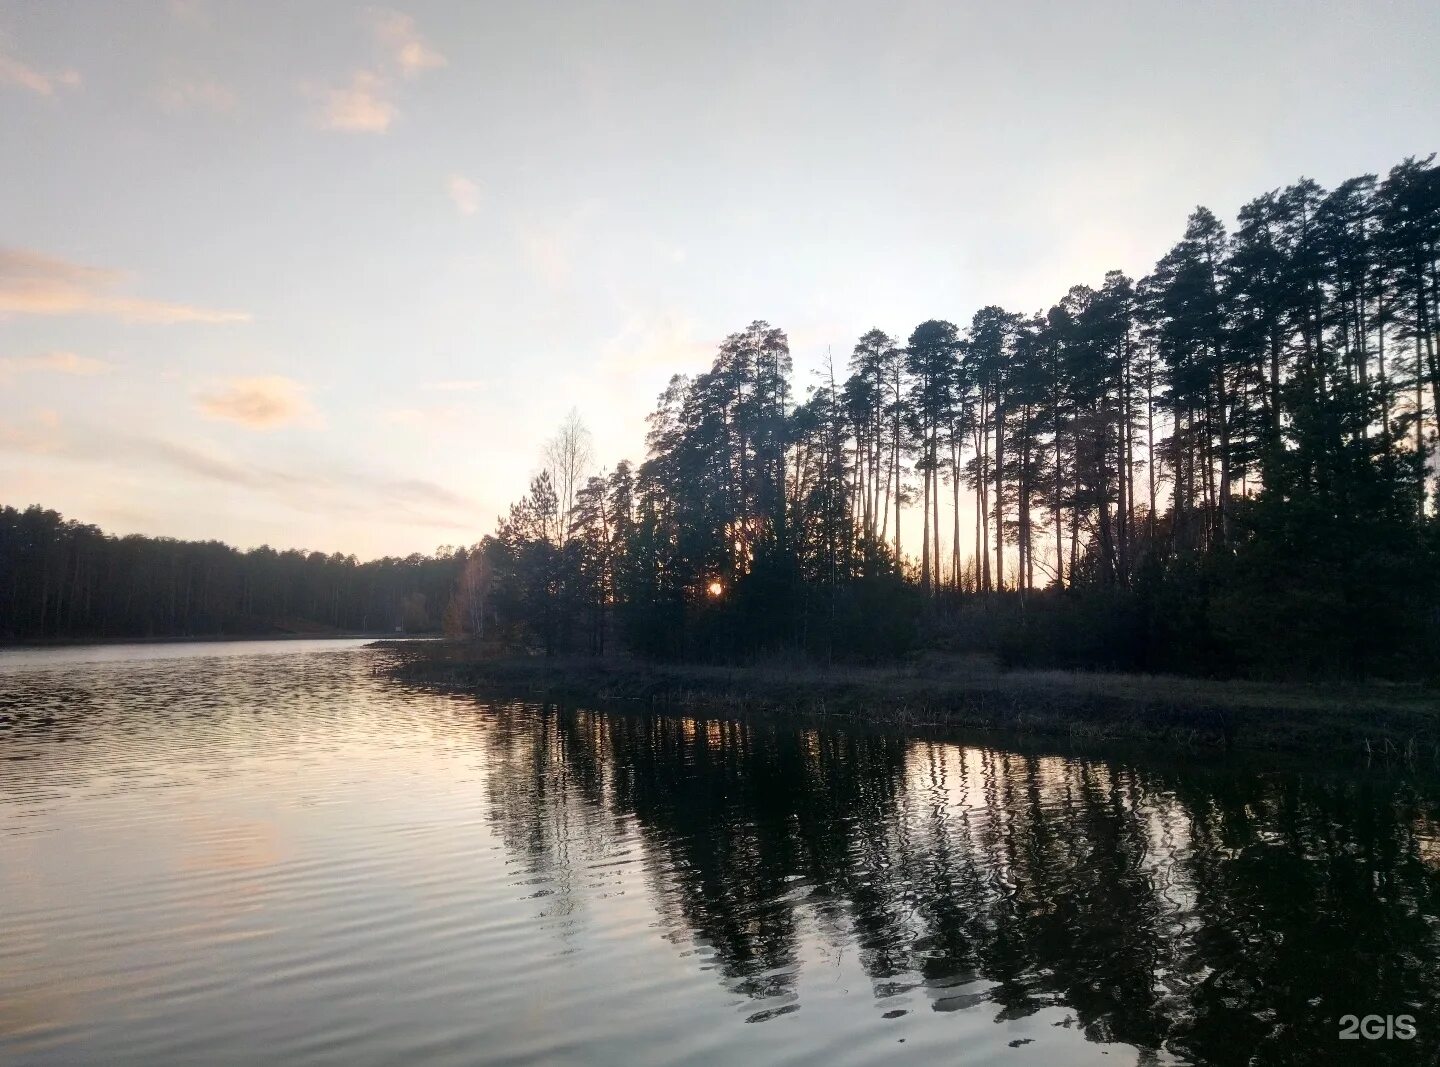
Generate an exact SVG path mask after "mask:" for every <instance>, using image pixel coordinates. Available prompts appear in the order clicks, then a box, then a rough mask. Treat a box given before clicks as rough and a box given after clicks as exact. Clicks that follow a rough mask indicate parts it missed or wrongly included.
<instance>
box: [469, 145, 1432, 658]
mask: <svg viewBox="0 0 1440 1067" xmlns="http://www.w3.org/2000/svg"><path fill="white" fill-rule="evenodd" d="M1437 316H1440V168H1437V166H1436V163H1435V157H1434V156H1433V155H1431V156H1429V157H1425V158H1409V159H1406V160H1405V161H1403V162H1402V163H1400V164H1398V165H1397V166H1395V167H1394V168H1392V169H1391V170H1390V172H1389V173H1388V175H1386V176H1385V177H1384V178H1383V179H1380V178H1378V177H1377V176H1375V175H1362V176H1360V177H1356V178H1352V179H1350V180H1348V181H1344V182H1342V183H1341V184H1339V185H1338V186H1337V187H1335V188H1334V189H1331V190H1326V189H1323V188H1321V187H1320V186H1319V185H1318V184H1317V183H1316V182H1314V181H1312V180H1309V179H1301V180H1299V181H1297V182H1295V183H1294V184H1293V185H1290V186H1288V187H1286V188H1283V189H1278V190H1274V191H1271V192H1267V193H1264V194H1263V195H1260V196H1258V197H1256V198H1255V199H1253V200H1251V201H1250V202H1249V203H1247V204H1245V205H1244V206H1243V207H1241V208H1240V210H1239V213H1238V216H1237V217H1236V220H1235V222H1234V224H1233V225H1232V226H1230V227H1227V226H1226V225H1225V224H1224V223H1223V222H1222V221H1221V219H1220V218H1219V217H1218V216H1216V215H1215V214H1214V213H1213V212H1211V211H1210V210H1208V209H1206V208H1203V207H1201V208H1197V209H1196V210H1195V211H1194V212H1193V213H1192V214H1191V215H1190V217H1189V219H1188V220H1187V222H1186V225H1185V229H1184V232H1183V235H1182V236H1181V238H1180V240H1179V241H1178V242H1177V243H1176V244H1175V245H1174V247H1173V248H1172V249H1171V250H1170V251H1169V252H1168V253H1166V254H1165V255H1164V256H1163V258H1161V260H1160V261H1159V262H1158V263H1157V264H1156V265H1155V267H1154V269H1153V270H1152V271H1151V272H1150V273H1149V274H1147V275H1146V276H1144V277H1142V278H1140V279H1138V280H1136V279H1132V278H1130V277H1127V276H1126V275H1125V274H1123V273H1121V272H1119V271H1112V272H1110V273H1108V274H1107V275H1106V276H1105V277H1104V279H1103V280H1102V281H1101V282H1100V284H1099V286H1098V287H1092V286H1087V285H1077V286H1075V287H1073V288H1072V289H1070V291H1069V292H1068V293H1065V294H1064V295H1063V297H1061V299H1060V300H1059V301H1058V302H1057V303H1056V304H1055V305H1054V306H1052V307H1051V308H1049V309H1048V310H1045V311H1043V312H1022V311H1013V310H1006V309H1004V308H1000V307H995V306H988V307H983V308H981V309H979V310H978V311H976V312H975V313H974V314H973V316H972V317H971V319H970V321H969V323H968V324H965V325H963V326H962V325H959V324H957V323H955V322H951V321H948V320H944V319H932V320H928V321H925V322H922V323H920V324H919V325H918V326H916V327H915V328H914V329H913V330H912V331H911V332H910V333H909V335H908V336H906V337H903V338H902V337H900V336H899V335H895V334H891V333H887V332H885V331H884V330H881V329H875V330H871V331H870V332H868V333H866V334H865V335H864V336H862V337H860V338H859V339H858V340H857V341H856V342H855V344H854V348H853V351H852V352H851V354H850V356H849V359H848V362H847V363H846V365H844V366H843V367H836V366H835V365H834V362H833V361H831V362H830V363H829V365H828V366H827V367H826V369H825V372H824V373H823V374H822V376H821V380H820V381H819V383H818V384H817V385H815V386H812V387H811V388H809V389H808V390H806V391H805V393H804V395H797V392H798V391H797V389H796V386H795V384H794V383H793V381H792V377H793V376H792V366H791V356H790V350H789V345H788V341H787V338H786V335H785V334H784V332H783V331H782V330H780V329H777V328H775V327H773V326H771V325H770V324H768V323H766V322H758V321H757V322H754V323H752V324H751V325H749V326H748V327H746V328H745V329H743V330H740V331H739V332H737V333H734V334H732V335H731V336H729V337H728V338H726V339H725V341H724V342H723V343H722V344H721V345H720V347H719V351H718V353H717V355H716V357H715V360H714V363H713V365H712V366H711V368H710V369H709V370H708V371H706V372H704V373H700V374H697V375H695V376H693V377H685V376H677V377H675V378H673V379H672V380H671V382H670V384H669V386H668V388H667V389H666V390H665V391H664V393H663V394H662V395H661V396H660V398H659V401H658V404H657V406H656V408H655V410H654V412H653V414H652V415H651V416H650V422H649V434H648V438H647V446H648V455H647V457H646V459H645V460H644V462H643V463H641V464H639V466H633V465H631V464H630V463H628V462H620V463H617V464H615V466H614V467H613V469H611V470H610V471H608V472H604V473H600V474H588V475H587V473H586V469H587V467H588V465H589V446H588V441H587V439H586V436H585V433H584V429H583V426H582V425H581V424H580V423H579V422H578V420H577V419H576V418H575V417H574V416H572V418H571V420H570V421H568V422H567V424H566V425H565V426H564V427H562V429H561V432H560V433H559V434H558V435H557V437H556V438H555V440H554V441H552V442H551V444H550V445H549V446H548V447H547V449H546V452H545V461H544V464H543V469H542V470H541V471H540V473H539V474H538V475H537V476H536V477H535V478H534V480H533V481H532V482H531V484H530V486H529V491H528V492H527V493H526V494H525V495H524V497H523V498H522V499H521V500H519V501H518V502H517V503H516V504H515V505H513V506H512V507H511V509H510V513H509V515H508V516H506V517H505V518H504V519H503V520H502V521H501V522H500V524H499V528H498V530H497V531H496V532H495V534H493V535H492V536H489V537H487V538H486V539H485V540H484V541H482V542H481V544H480V545H479V546H477V550H476V551H475V552H474V553H472V555H471V557H470V558H469V559H468V560H467V561H466V564H465V570H464V574H463V576H462V580H461V587H460V589H459V590H458V599H459V602H460V607H459V609H458V610H457V611H455V612H454V615H455V616H456V617H457V618H458V619H459V620H460V621H461V624H462V625H463V626H464V627H465V628H466V629H468V630H471V631H473V632H475V633H477V634H480V635H481V636H484V637H487V638H488V639H494V640H498V641H502V642H509V643H518V644H521V645H526V646H528V647H531V648H534V649H543V650H545V651H546V652H557V651H566V650H577V649H580V650H589V651H591V652H595V653H601V652H604V651H606V649H607V648H608V647H611V646H612V645H613V644H614V643H615V642H617V641H618V642H620V643H622V644H623V645H624V646H625V647H626V648H628V649H630V650H632V651H635V652H638V653H640V654H643V655H648V656H656V657H666V658H675V659H706V660H727V661H743V660H746V659H749V658H753V657H755V656H775V655H781V656H784V655H802V656H806V657H811V658H819V659H822V660H826V661H828V660H833V659H860V660H883V659H886V658H892V657H896V656H900V655H903V654H905V653H907V652H910V651H912V650H914V649H916V648H924V647H933V648H939V649H945V650H949V651H969V652H977V653H986V654H989V655H993V656H997V657H999V659H1000V660H1001V662H1002V663H1005V664H1009V665H1027V666H1053V667H1067V668H1077V667H1078V668H1106V669H1121V670H1135V671H1168V672H1181V673H1195V674H1205V675H1218V676H1230V675H1249V676H1276V677H1286V676H1298V677H1307V678H1313V677H1327V676H1335V675H1343V676H1350V677H1388V678H1396V679H1410V678H1421V677H1428V676H1431V675H1433V674H1434V673H1435V672H1436V670H1437V666H1436V665H1437V663H1440V564H1437V560H1440V524H1437V519H1436V476H1435V462H1434V460H1435V451H1436V433H1437V421H1436V417H1437V401H1440V358H1437V352H1436V347H1437V326H1436V322H1437Z"/></svg>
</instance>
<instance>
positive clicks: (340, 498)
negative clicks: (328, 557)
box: [0, 410, 476, 531]
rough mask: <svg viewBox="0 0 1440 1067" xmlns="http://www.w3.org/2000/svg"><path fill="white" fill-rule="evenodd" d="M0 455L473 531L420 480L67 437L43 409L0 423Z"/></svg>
mask: <svg viewBox="0 0 1440 1067" xmlns="http://www.w3.org/2000/svg"><path fill="white" fill-rule="evenodd" d="M6 452H18V453H20V454H23V455H30V456H47V457H54V458H56V459H61V460H67V461H70V462H74V463H80V464H85V465H89V466H101V467H115V468H120V469H123V471H124V472H125V474H126V475H127V476H133V475H135V474H136V473H137V472H142V471H144V470H145V469H146V468H150V469H151V470H155V469H158V470H160V471H163V472H166V473H167V474H168V475H170V477H167V478H166V481H167V482H168V481H170V480H171V478H172V477H173V475H174V474H175V473H176V472H178V473H180V474H182V475H187V476H189V477H190V478H193V479H196V480H197V481H199V482H202V483H210V484H212V485H215V486H220V487H223V488H225V489H234V490H248V491H250V492H254V493H258V494H260V495H263V496H266V497H268V498H270V499H272V500H274V501H276V502H277V503H279V504H281V505H285V506H289V507H291V508H294V509H295V510H296V511H302V512H309V513H314V514H320V515H324V516H326V517H327V518H333V517H335V516H339V515H349V516H356V517H360V518H365V519H370V520H373V519H375V518H376V516H382V517H383V519H384V521H386V522H392V523H397V522H398V523H403V524H409V525H413V526H424V527H435V528H445V529H454V530H469V531H474V530H475V528H476V527H475V520H474V517H473V514H472V512H473V510H474V506H473V504H472V502H471V501H470V500H468V499H467V498H466V497H464V496H462V495H460V494H459V493H455V492H453V491H451V490H449V489H447V488H445V487H444V486H442V485H438V484H436V483H434V482H430V481H426V480H424V479H421V478H395V477H391V476H389V475H387V474H383V473H378V472H375V471H367V470H357V469H354V468H350V467H346V466H342V465H336V464H333V463H326V462H324V461H323V460H319V461H317V460H314V459H311V460H308V461H306V462H304V463H299V462H296V463H294V464H290V465H287V466H284V467H277V466H273V465H270V464H265V463H253V462H249V461H246V460H243V459H240V458H238V457H234V456H230V455H226V454H225V453H224V452H222V451H219V450H218V449H215V448H214V447H213V446H210V445H207V444H205V443H203V442H194V441H184V442H181V441H172V440H167V439H165V438H160V437H150V436H146V435H143V434H132V433H126V432H124V431H119V432H117V431H116V430H115V429H114V428H112V427H110V426H105V427H99V426H84V425H81V426H76V427H71V428H70V432H68V433H66V432H62V428H61V426H60V423H59V418H58V417H57V416H56V415H55V413H54V412H52V411H47V410H40V411H36V412H34V413H33V414H32V416H31V417H30V418H29V419H27V420H25V421H24V422H23V423H19V422H16V423H5V424H0V454H3V453H6Z"/></svg>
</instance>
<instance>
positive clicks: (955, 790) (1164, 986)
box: [481, 705, 1440, 1063]
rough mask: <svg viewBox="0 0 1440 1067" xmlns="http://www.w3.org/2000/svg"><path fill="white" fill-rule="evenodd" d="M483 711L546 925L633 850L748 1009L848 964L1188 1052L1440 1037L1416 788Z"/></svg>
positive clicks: (1431, 853)
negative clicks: (1379, 1019)
mask: <svg viewBox="0 0 1440 1067" xmlns="http://www.w3.org/2000/svg"><path fill="white" fill-rule="evenodd" d="M481 724H482V725H481V733H482V738H483V741H482V744H483V749H484V752H485V758H486V761H487V788H488V789H489V791H490V794H489V797H488V800H489V807H490V812H491V817H492V818H493V819H494V821H495V822H496V824H497V827H498V829H499V830H500V832H501V833H502V834H503V836H504V838H505V841H506V844H507V847H508V849H509V851H510V853H511V855H512V856H518V857H522V858H523V863H524V864H525V865H526V872H525V873H526V876H527V877H528V878H529V879H530V880H532V881H535V882H536V884H539V882H540V881H543V882H544V883H545V884H546V885H548V886H549V887H551V889H552V891H553V892H554V894H555V897H556V899H555V900H554V901H552V902H550V906H549V907H548V908H547V912H546V914H547V916H549V918H550V919H551V920H553V921H555V922H556V923H557V924H558V928H559V929H561V930H563V929H564V926H565V923H566V921H567V916H568V915H569V914H570V911H571V910H572V909H573V908H574V907H575V906H576V904H575V900H576V899H577V895H576V894H575V893H574V889H575V888H576V886H577V883H578V882H579V881H580V880H581V879H586V878H589V879H594V878H595V877H597V875H596V873H595V872H596V871H603V864H604V862H605V860H606V858H607V856H611V858H613V855H612V854H614V853H616V851H617V850H621V851H623V849H624V848H626V847H627V846H626V845H625V842H626V841H636V842H638V846H639V848H640V849H641V851H642V852H643V857H644V862H645V864H646V868H647V871H648V872H649V881H650V883H651V886H652V893H653V897H654V901H655V905H656V907H657V908H658V909H659V911H660V913H661V916H662V919H663V922H664V923H665V924H666V926H667V928H668V929H669V930H671V931H672V937H673V939H674V940H676V941H677V943H680V944H681V945H682V946H685V947H686V948H688V947H690V946H686V945H685V942H686V941H687V940H688V941H689V942H690V943H691V945H693V946H695V947H697V948H699V949H700V950H701V951H702V952H703V953H704V955H705V956H706V957H708V960H709V962H711V963H713V965H714V967H715V969H716V970H717V971H718V974H719V976H720V978H721V980H722V981H723V983H724V985H725V987H726V988H727V989H728V990H730V991H731V992H732V993H734V994H737V995H739V996H741V997H745V998H752V999H753V1000H754V1002H755V1004H756V1007H757V1011H756V1015H755V1016H754V1017H755V1018H766V1017H769V1016H771V1015H773V1014H776V1013H783V1012H784V1011H786V1010H790V1009H793V1007H794V1006H795V1004H796V1002H797V1000H798V997H799V992H798V982H799V977H800V974H801V971H802V968H806V967H819V966H821V965H823V962H824V957H825V954H826V953H841V952H845V951H854V952H856V953H857V954H858V957H859V960H860V964H861V966H862V967H863V969H864V972H865V974H866V975H867V976H868V978H869V980H870V982H871V984H872V988H873V992H874V995H875V997H876V998H877V1001H878V1002H879V1005H880V1006H881V1008H882V1009H883V1008H884V1006H885V1001H886V1000H888V999H889V998H892V997H897V996H899V995H900V994H904V993H911V992H919V993H922V994H923V995H924V997H925V998H926V999H927V1001H928V1003H929V1005H930V1007H931V1008H932V1009H933V1010H935V1011H950V1010H956V1009H961V1008H968V1007H973V1006H976V1005H980V1004H989V1005H990V1006H991V1007H993V1009H994V1011H995V1013H996V1016H997V1017H998V1018H1002V1019H1003V1018H1016V1017H1021V1016H1026V1015H1029V1014H1032V1013H1034V1012H1036V1011H1038V1010H1040V1009H1041V1008H1045V1007H1051V1006H1060V1007H1063V1008H1066V1009H1068V1010H1069V1012H1070V1013H1071V1015H1072V1017H1073V1019H1074V1022H1075V1025H1078V1026H1079V1027H1081V1028H1082V1030H1083V1032H1084V1033H1085V1034H1086V1035H1087V1036H1088V1037H1089V1038H1091V1039H1092V1040H1096V1041H1121V1042H1125V1043H1128V1044H1132V1045H1135V1046H1138V1047H1140V1048H1142V1049H1152V1050H1165V1051H1167V1052H1169V1053H1172V1054H1175V1055H1178V1056H1180V1057H1183V1058H1185V1059H1194V1060H1199V1061H1203V1062H1215V1063H1227V1062H1259V1063H1272V1062H1275V1063H1278V1062H1305V1061H1306V1060H1307V1058H1311V1057H1313V1058H1317V1059H1318V1058H1320V1057H1322V1056H1334V1055H1335V1054H1336V1049H1337V1045H1336V1040H1335V1039H1336V1031H1337V1021H1338V1019H1339V1017H1340V1016H1341V1015H1344V1014H1349V1013H1355V1014H1361V1015H1363V1014H1366V1013H1371V1012H1373V1013H1376V1014H1382V1015H1383V1014H1401V1013H1410V1014H1413V1015H1414V1016H1415V1017H1416V1020H1417V1027H1418V1029H1419V1032H1420V1034H1421V1036H1422V1038H1423V1037H1424V1036H1425V1035H1426V1034H1431V1035H1433V1034H1435V1033H1437V1032H1440V1031H1437V1029H1436V1028H1437V1027H1440V1012H1437V1001H1440V967H1437V961H1440V852H1437V847H1436V840H1437V834H1436V830H1437V820H1440V806H1437V795H1440V791H1437V790H1436V789H1435V788H1434V787H1433V786H1432V785H1431V784H1429V783H1425V782H1416V781H1413V780H1407V779H1405V778H1402V777H1385V776H1380V775H1375V774H1363V775H1330V774H1325V773H1298V772H1286V773H1281V774H1257V773H1254V772H1253V771H1251V770H1247V771H1245V772H1243V773H1240V772H1237V771H1236V770H1234V769H1226V768H1224V767H1220V768H1205V767H1196V766H1185V765H1175V764H1165V763H1158V764H1154V763H1152V764H1147V763H1144V762H1138V761H1129V760H1125V761H1116V760H1105V759H1098V758H1090V757H1083V756H1059V755H1035V754H1024V753H1018V752H1007V751H1004V750H1000V749H991V748H975V747H963V746H961V745H957V744H954V743H948V742H942V741H932V740H923V739H915V738H906V737H904V736H901V735H897V734H886V733H870V732H864V731H850V730H839V729H828V728H826V729H814V728H808V727H801V726H796V725H776V724H769V723H756V722H751V721H743V722H742V721H733V720H714V719H708V720H707V719H695V718H682V717H672V716H665V715H658V714H657V715H651V714H612V713H596V712H588V711H582V710H574V709H560V708H555V707H545V708H536V707H533V706H519V705H516V706H500V707H495V708H492V709H487V711H486V713H485V714H484V715H483V716H482V717H481ZM817 939H818V950H817ZM1417 1044H1418V1043H1417ZM1353 1051H1355V1052H1356V1053H1357V1054H1361V1053H1363V1054H1364V1055H1367V1056H1380V1057H1381V1058H1384V1057H1389V1058H1391V1059H1393V1060H1394V1061H1395V1062H1413V1057H1414V1056H1415V1055H1416V1054H1417V1053H1419V1052H1420V1051H1421V1049H1420V1048H1418V1047H1414V1046H1407V1045H1405V1044H1403V1043H1400V1042H1391V1043H1389V1044H1388V1045H1385V1046H1383V1047H1382V1046H1368V1045H1367V1047H1366V1048H1364V1049H1360V1048H1355V1049H1353Z"/></svg>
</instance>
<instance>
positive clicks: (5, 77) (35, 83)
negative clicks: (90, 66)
mask: <svg viewBox="0 0 1440 1067" xmlns="http://www.w3.org/2000/svg"><path fill="white" fill-rule="evenodd" d="M0 85H13V86H15V87H16V88H19V89H25V90H27V91H29V92H32V93H35V94H37V95H38V96H54V95H55V93H56V91H57V90H59V89H78V88H80V72H79V71H77V70H59V71H43V70H37V69H36V68H35V67H32V66H30V65H28V64H26V63H24V62H22V61H20V60H19V59H16V58H15V57H14V56H12V55H9V54H8V53H6V52H4V51H0Z"/></svg>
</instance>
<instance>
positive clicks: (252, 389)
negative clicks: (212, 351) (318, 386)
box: [196, 375, 315, 430]
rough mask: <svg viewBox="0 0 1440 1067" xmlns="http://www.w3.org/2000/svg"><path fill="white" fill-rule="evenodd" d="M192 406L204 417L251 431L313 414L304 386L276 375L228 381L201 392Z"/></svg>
mask: <svg viewBox="0 0 1440 1067" xmlns="http://www.w3.org/2000/svg"><path fill="white" fill-rule="evenodd" d="M196 406H197V407H198V408H199V409H200V411H201V412H202V413H203V414H204V415H205V416H206V417H208V418H212V419H220V420H223V421H225V422H238V423H240V425H242V426H248V427H250V428H251V429H255V430H269V429H273V428H274V427H276V426H283V425H285V424H286V423H291V422H298V421H300V420H301V419H306V418H309V417H311V416H313V415H314V414H315V408H314V406H313V405H312V404H311V403H310V399H309V397H308V396H307V395H306V388H305V386H303V385H301V384H300V383H299V382H297V381H295V380H294V379H292V378H284V377H281V376H279V375H272V376H270V377H262V378H231V379H230V380H229V381H227V382H225V383H224V384H223V385H221V386H219V387H218V388H215V389H212V390H209V391H207V392H203V393H201V394H200V395H199V396H198V397H197V398H196Z"/></svg>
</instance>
